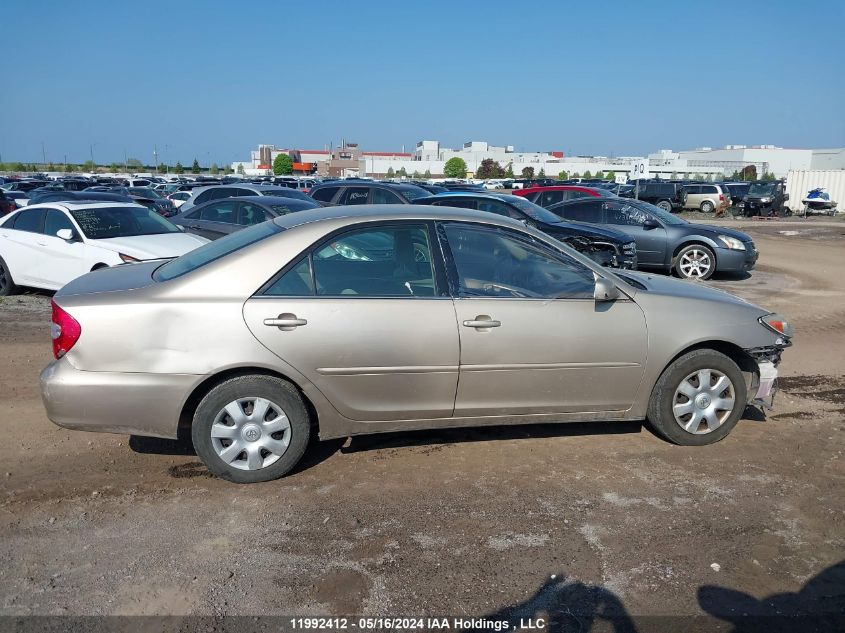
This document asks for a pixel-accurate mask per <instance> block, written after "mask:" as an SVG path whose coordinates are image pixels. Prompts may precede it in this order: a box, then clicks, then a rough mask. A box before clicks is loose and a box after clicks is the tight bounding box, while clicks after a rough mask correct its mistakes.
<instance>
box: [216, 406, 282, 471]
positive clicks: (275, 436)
mask: <svg viewBox="0 0 845 633" xmlns="http://www.w3.org/2000/svg"><path fill="white" fill-rule="evenodd" d="M290 433H291V431H290V421H289V420H288V416H287V415H285V412H284V411H283V410H282V408H281V407H280V406H279V405H277V404H276V403H274V402H271V401H270V400H267V399H265V398H240V399H238V400H234V401H233V402H230V403H229V404H227V405H226V406H225V407H223V409H222V410H221V411H220V412H219V413H218V414H217V416H216V417H215V418H214V423H213V424H212V425H211V445H212V446H213V447H214V451H215V452H216V453H217V455H218V456H219V457H220V459H222V460H223V461H224V462H226V463H227V464H229V465H230V466H232V467H233V468H238V469H240V470H259V469H261V468H266V467H267V466H269V465H270V464H273V463H274V462H276V461H278V459H279V458H280V457H281V456H282V455H284V454H285V451H286V450H287V449H288V444H290Z"/></svg>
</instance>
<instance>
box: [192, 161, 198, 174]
mask: <svg viewBox="0 0 845 633" xmlns="http://www.w3.org/2000/svg"><path fill="white" fill-rule="evenodd" d="M191 173H192V174H198V173H200V164H199V161H198V160H197V159H196V158H195V159H194V162H193V164H192V165H191Z"/></svg>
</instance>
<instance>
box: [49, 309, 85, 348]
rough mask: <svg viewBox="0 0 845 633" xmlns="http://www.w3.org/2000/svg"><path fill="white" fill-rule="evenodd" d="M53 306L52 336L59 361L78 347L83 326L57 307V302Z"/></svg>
mask: <svg viewBox="0 0 845 633" xmlns="http://www.w3.org/2000/svg"><path fill="white" fill-rule="evenodd" d="M52 304H53V327H52V328H51V332H50V334H51V336H52V337H53V356H55V357H56V358H57V359H59V358H61V357H62V356H64V355H65V354H67V353H68V352H69V351H70V348H71V347H73V346H74V345H76V341H78V340H79V337H80V335H81V334H82V326H80V325H79V322H78V321H77V320H76V319H74V318H73V317H72V316H70V315H69V314H68V313H67V312H65V311H64V310H62V309H61V308H60V307H59V306H58V305H56V302H55V301H53V302H52Z"/></svg>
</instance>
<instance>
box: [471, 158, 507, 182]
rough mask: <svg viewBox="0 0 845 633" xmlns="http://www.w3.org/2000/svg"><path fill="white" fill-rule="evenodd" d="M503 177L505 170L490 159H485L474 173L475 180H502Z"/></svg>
mask: <svg viewBox="0 0 845 633" xmlns="http://www.w3.org/2000/svg"><path fill="white" fill-rule="evenodd" d="M504 175H505V170H504V169H502V166H501V165H500V164H499V163H497V162H496V161H495V160H493V159H492V158H485V159H484V160H483V161H481V164H480V165H479V166H478V170H476V172H475V177H476V178H483V179H487V178H502V177H503V176H504Z"/></svg>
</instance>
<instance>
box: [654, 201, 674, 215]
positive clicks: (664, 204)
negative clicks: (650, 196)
mask: <svg viewBox="0 0 845 633" xmlns="http://www.w3.org/2000/svg"><path fill="white" fill-rule="evenodd" d="M654 206H656V207H660V208H661V209H663V210H664V211H665V212H666V213H672V203H671V202H669V201H668V200H660V201H659V202H658V203H657V204H656V205H654Z"/></svg>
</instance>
